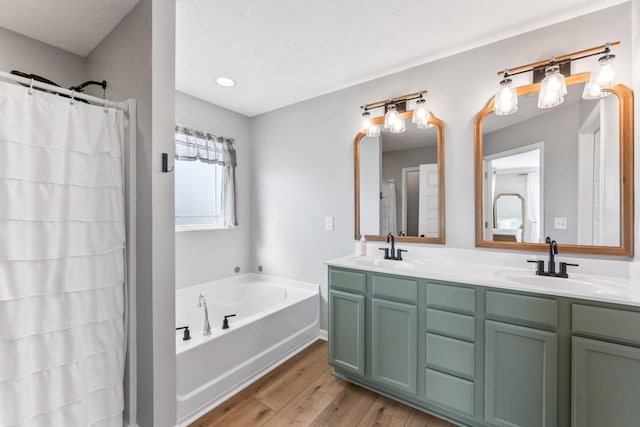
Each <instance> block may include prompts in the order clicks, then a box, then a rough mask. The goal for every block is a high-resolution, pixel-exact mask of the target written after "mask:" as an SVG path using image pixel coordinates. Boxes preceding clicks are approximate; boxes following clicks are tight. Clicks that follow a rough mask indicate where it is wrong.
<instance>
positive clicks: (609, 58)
mask: <svg viewBox="0 0 640 427" xmlns="http://www.w3.org/2000/svg"><path fill="white" fill-rule="evenodd" d="M615 59H616V56H615V55H614V54H613V53H611V46H610V44H609V43H607V44H605V53H604V55H602V56H601V57H600V58H598V65H599V66H600V69H599V70H598V72H592V73H591V77H590V78H589V82H588V83H587V84H586V85H585V86H584V92H582V97H583V98H584V99H597V98H603V97H605V96H607V95H609V93H611V92H604V91H603V90H602V89H605V88H610V87H613V86H615V85H616V81H615V78H616V73H615V70H614V62H615Z"/></svg>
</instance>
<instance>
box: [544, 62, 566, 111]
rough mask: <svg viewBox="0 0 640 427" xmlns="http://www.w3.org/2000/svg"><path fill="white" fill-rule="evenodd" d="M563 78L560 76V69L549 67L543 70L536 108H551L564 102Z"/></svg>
mask: <svg viewBox="0 0 640 427" xmlns="http://www.w3.org/2000/svg"><path fill="white" fill-rule="evenodd" d="M566 91H567V85H566V83H565V81H564V76H563V75H562V74H560V67H558V66H557V65H551V66H549V67H547V69H546V70H545V78H544V79H543V80H542V83H541V85H540V94H539V95H538V108H551V107H555V106H556V105H560V104H562V103H563V102H564V95H565V94H566V93H567V92H566Z"/></svg>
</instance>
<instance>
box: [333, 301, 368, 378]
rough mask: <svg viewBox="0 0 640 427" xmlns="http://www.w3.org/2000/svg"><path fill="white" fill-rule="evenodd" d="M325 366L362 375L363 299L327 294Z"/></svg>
mask: <svg viewBox="0 0 640 427" xmlns="http://www.w3.org/2000/svg"><path fill="white" fill-rule="evenodd" d="M329 363H331V364H332V365H333V366H335V367H336V368H340V369H344V370H348V371H351V372H353V373H356V374H359V375H364V296H363V295H354V294H350V293H347V292H340V291H334V290H330V291H329Z"/></svg>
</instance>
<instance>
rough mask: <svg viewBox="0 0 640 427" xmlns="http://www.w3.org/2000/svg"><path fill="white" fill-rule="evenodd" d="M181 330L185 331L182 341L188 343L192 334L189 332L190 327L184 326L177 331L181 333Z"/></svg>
mask: <svg viewBox="0 0 640 427" xmlns="http://www.w3.org/2000/svg"><path fill="white" fill-rule="evenodd" d="M180 329H184V334H183V335H182V341H188V340H190V339H191V333H190V332H189V327H188V326H182V327H180V328H176V331H179V330H180Z"/></svg>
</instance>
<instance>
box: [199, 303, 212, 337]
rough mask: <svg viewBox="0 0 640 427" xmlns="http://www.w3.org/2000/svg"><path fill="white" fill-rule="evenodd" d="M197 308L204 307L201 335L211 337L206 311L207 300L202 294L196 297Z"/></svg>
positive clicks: (207, 311) (207, 312)
mask: <svg viewBox="0 0 640 427" xmlns="http://www.w3.org/2000/svg"><path fill="white" fill-rule="evenodd" d="M198 307H204V329H203V330H202V335H211V325H209V310H207V299H206V298H205V297H204V294H200V296H199V297H198Z"/></svg>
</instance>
